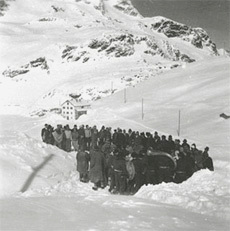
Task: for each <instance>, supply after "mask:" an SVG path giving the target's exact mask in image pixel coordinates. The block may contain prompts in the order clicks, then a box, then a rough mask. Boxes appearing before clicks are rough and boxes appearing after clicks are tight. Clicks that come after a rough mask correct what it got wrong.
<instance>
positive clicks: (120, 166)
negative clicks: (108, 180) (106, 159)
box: [114, 149, 128, 194]
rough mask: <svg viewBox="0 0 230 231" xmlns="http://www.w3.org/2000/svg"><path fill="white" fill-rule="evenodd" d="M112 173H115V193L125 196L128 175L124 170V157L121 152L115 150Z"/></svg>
mask: <svg viewBox="0 0 230 231" xmlns="http://www.w3.org/2000/svg"><path fill="white" fill-rule="evenodd" d="M114 154H115V159H114V173H115V184H116V191H115V193H119V194H125V192H126V188H127V178H128V173H127V169H126V161H125V155H124V153H123V152H122V150H120V149H117V150H115V151H114Z"/></svg>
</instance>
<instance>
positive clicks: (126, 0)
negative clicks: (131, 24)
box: [114, 0, 141, 17]
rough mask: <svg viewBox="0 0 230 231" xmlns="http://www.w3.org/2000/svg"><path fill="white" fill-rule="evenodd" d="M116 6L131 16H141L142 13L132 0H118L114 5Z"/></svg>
mask: <svg viewBox="0 0 230 231" xmlns="http://www.w3.org/2000/svg"><path fill="white" fill-rule="evenodd" d="M114 7H115V8H116V9H117V10H120V11H121V12H123V13H125V14H128V15H131V16H139V17H141V15H140V14H139V12H138V11H137V9H136V8H135V7H133V5H132V3H131V1H130V0H120V1H118V3H117V4H115V5H114Z"/></svg>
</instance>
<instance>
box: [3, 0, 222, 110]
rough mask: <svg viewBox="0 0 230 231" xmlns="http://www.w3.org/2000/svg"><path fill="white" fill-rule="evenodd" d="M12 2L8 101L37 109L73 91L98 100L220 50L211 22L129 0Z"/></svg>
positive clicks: (7, 26) (7, 27)
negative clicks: (154, 13) (149, 12)
mask: <svg viewBox="0 0 230 231" xmlns="http://www.w3.org/2000/svg"><path fill="white" fill-rule="evenodd" d="M7 4H9V6H8V7H7V11H4V16H3V17H1V18H0V30H1V33H2V36H1V47H0V49H1V51H2V52H1V54H0V60H1V65H0V73H1V77H0V81H1V83H2V84H1V89H0V90H1V97H3V99H4V101H3V102H2V103H1V104H4V105H20V106H25V107H26V108H28V107H29V108H30V109H29V110H30V111H31V110H32V111H33V110H37V109H39V108H42V109H52V108H56V107H58V106H59V104H60V102H62V101H63V100H64V99H65V98H66V97H67V96H68V95H69V94H82V98H84V99H88V100H95V99H99V98H101V97H104V96H108V95H110V94H111V93H112V92H113V93H114V92H116V91H118V90H121V89H123V88H125V87H128V86H134V85H136V84H137V83H139V82H141V81H143V80H146V79H148V78H152V77H155V76H158V75H159V74H161V73H162V72H165V71H169V70H171V69H174V68H180V67H182V66H183V65H184V64H186V63H191V62H195V61H197V62H199V61H200V60H202V59H204V58H207V57H210V56H218V55H219V54H218V51H217V49H216V46H215V44H214V43H213V42H212V41H211V39H210V38H209V36H208V35H207V33H206V32H205V31H204V30H202V29H200V28H191V27H189V26H186V25H183V24H180V23H177V22H175V21H172V20H169V19H166V18H163V17H154V18H143V17H142V16H141V15H140V14H139V13H138V11H137V10H136V9H135V8H134V7H133V5H132V4H131V1H129V0H109V1H106V0H79V1H75V0H68V1H54V0H48V1H45V0H32V1H31V0H16V1H9V2H8V3H7ZM102 80H103V81H102ZM22 89H23V91H22ZM6 91H7V92H6Z"/></svg>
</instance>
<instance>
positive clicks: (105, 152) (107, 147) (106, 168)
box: [101, 140, 113, 186]
mask: <svg viewBox="0 0 230 231" xmlns="http://www.w3.org/2000/svg"><path fill="white" fill-rule="evenodd" d="M101 151H102V153H103V155H104V159H105V166H104V185H105V186H106V185H107V184H108V178H109V163H108V161H109V157H110V153H111V152H112V151H113V150H112V146H111V143H110V141H109V140H106V141H105V143H104V144H103V145H102V147H101Z"/></svg>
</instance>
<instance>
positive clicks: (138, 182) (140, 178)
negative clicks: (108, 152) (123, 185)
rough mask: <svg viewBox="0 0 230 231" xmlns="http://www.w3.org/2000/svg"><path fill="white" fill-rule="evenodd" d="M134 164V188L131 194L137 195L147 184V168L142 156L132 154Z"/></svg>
mask: <svg viewBox="0 0 230 231" xmlns="http://www.w3.org/2000/svg"><path fill="white" fill-rule="evenodd" d="M132 158H133V160H132V162H133V165H134V168H135V177H134V187H133V188H132V189H131V194H135V193H136V192H137V191H138V190H139V189H140V188H141V186H142V185H143V184H144V183H145V166H144V164H143V163H144V162H143V159H142V156H141V154H140V153H139V154H137V153H135V152H134V153H132Z"/></svg>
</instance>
